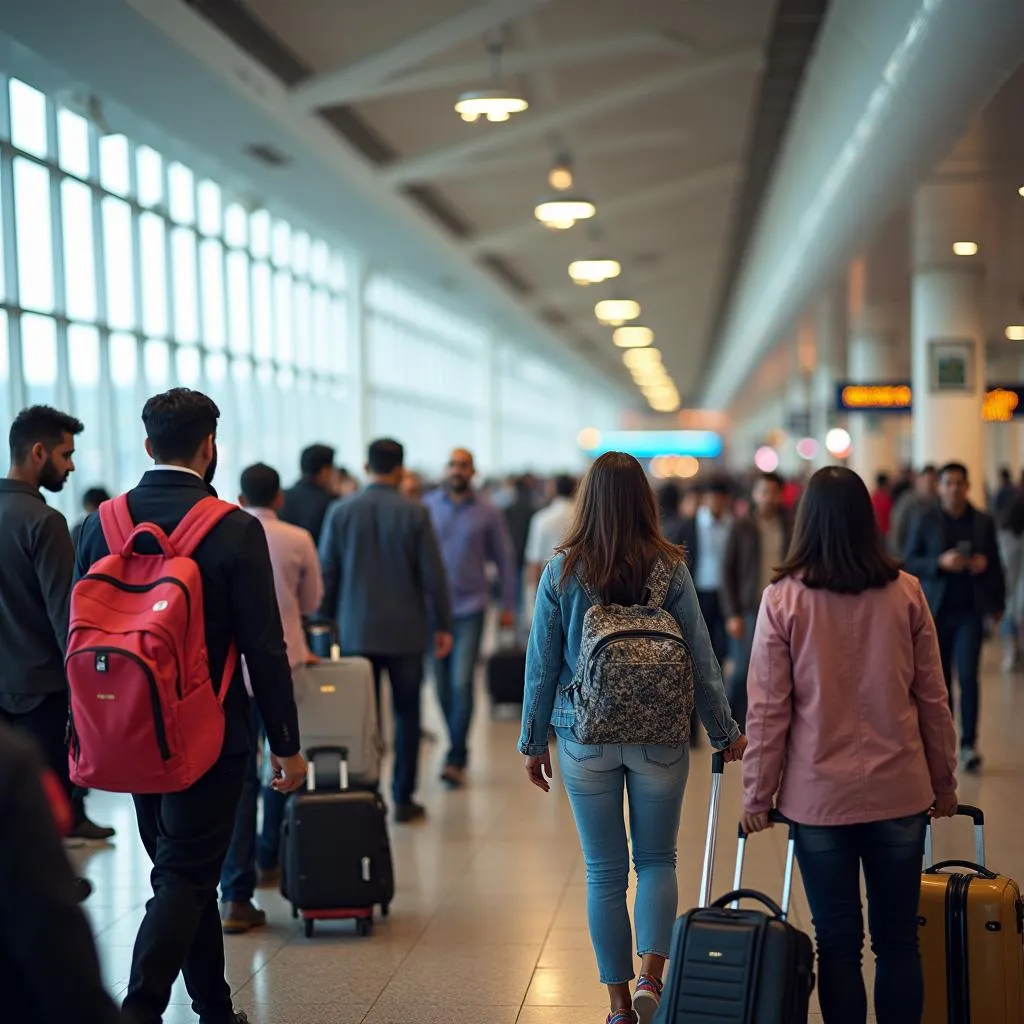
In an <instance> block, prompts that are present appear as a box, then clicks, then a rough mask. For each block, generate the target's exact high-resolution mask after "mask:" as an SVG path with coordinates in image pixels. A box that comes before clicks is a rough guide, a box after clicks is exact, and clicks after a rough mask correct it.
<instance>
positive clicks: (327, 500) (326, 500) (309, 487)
mask: <svg viewBox="0 0 1024 1024" xmlns="http://www.w3.org/2000/svg"><path fill="white" fill-rule="evenodd" d="M333 502H334V495H333V494H331V493H330V491H325V490H324V489H323V488H322V487H318V486H317V485H316V484H315V483H313V481H312V480H300V481H299V482H298V483H297V484H296V485H295V486H294V487H291V488H289V489H288V490H287V491H285V492H284V506H283V507H282V509H281V511H280V512H279V513H278V516H279V518H280V519H281V521H282V522H285V523H291V524H292V526H301V527H302V529H304V530H309V532H310V533H311V534H312V535H313V543H314V544H319V543H320V532H321V531H322V530H323V528H324V517H325V516H326V515H327V510H328V509H329V508H330V507H331V504H332V503H333Z"/></svg>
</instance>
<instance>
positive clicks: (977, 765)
mask: <svg viewBox="0 0 1024 1024" xmlns="http://www.w3.org/2000/svg"><path fill="white" fill-rule="evenodd" d="M982 763H983V759H982V756H981V754H979V753H978V752H977V750H975V749H974V747H961V748H960V770H961V771H962V772H966V773H967V774H968V775H977V774H978V772H980V771H981V766H982Z"/></svg>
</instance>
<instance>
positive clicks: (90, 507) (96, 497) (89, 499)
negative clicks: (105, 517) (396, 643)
mask: <svg viewBox="0 0 1024 1024" xmlns="http://www.w3.org/2000/svg"><path fill="white" fill-rule="evenodd" d="M105 501H110V493H109V492H108V491H107V490H106V489H105V488H103V487H90V488H89V489H88V490H87V491H86V492H85V494H83V495H82V511H83V512H84V513H85V515H84V516H83V517H82V518H81V519H79V520H78V522H77V523H75V525H74V526H72V527H71V543H72V544H73V545H74V546H75V550H76V551H77V550H78V542H79V540H80V539H81V537H82V527H83V526H84V525H85V520H86V519H88V518H89V516H91V515H92V514H93V512H96V511H97V510H98V509H99V507H100V505H102V504H103V502H105Z"/></svg>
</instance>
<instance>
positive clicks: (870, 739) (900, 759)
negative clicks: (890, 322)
mask: <svg viewBox="0 0 1024 1024" xmlns="http://www.w3.org/2000/svg"><path fill="white" fill-rule="evenodd" d="M747 692H748V698H749V712H748V714H747V733H748V738H749V742H750V746H749V749H748V751H747V755H746V758H745V760H744V764H743V784H744V812H745V813H744V816H743V827H744V828H745V829H746V831H748V832H758V831H761V830H762V829H764V828H766V827H767V825H768V812H769V811H770V810H771V809H772V807H773V804H774V805H775V806H777V808H778V810H779V811H781V812H782V814H784V815H785V816H786V817H787V818H788V819H789V820H791V821H793V822H796V823H797V825H798V827H797V829H796V854H797V860H798V862H799V865H800V873H801V875H802V876H803V881H804V889H805V891H806V893H807V899H808V902H809V903H810V907H811V915H812V917H813V919H814V930H815V936H816V939H817V947H818V963H819V982H818V984H819V998H820V1002H821V1010H822V1015H823V1017H824V1024H865V1021H866V1020H867V1013H868V1010H867V993H866V991H865V987H864V979H863V976H862V974H861V954H862V948H863V945H864V926H863V920H862V911H861V900H860V872H861V868H863V871H864V879H865V882H866V886H867V897H868V923H869V925H870V931H871V944H872V949H873V950H874V953H875V959H876V965H877V966H876V976H875V1013H876V1015H877V1020H878V1024H919V1022H920V1020H921V1013H922V1004H923V982H922V973H921V957H920V953H919V951H918V934H917V932H918V923H917V914H918V896H919V892H920V887H921V860H922V856H923V853H924V835H925V824H926V822H927V820H928V812H929V809H931V813H932V814H933V815H934V816H936V817H947V816H949V815H952V814H954V813H955V812H956V807H957V798H956V777H955V770H956V735H955V732H954V728H953V719H952V716H951V714H950V711H949V704H948V699H947V695H946V686H945V682H944V681H943V675H942V665H941V662H940V659H939V646H938V640H937V638H936V633H935V626H934V624H933V622H932V617H931V613H930V612H929V610H928V605H927V604H926V602H925V599H924V595H923V594H922V592H921V587H920V584H919V583H918V581H917V580H916V579H915V578H914V577H912V576H908V575H907V574H906V573H903V572H900V570H899V566H898V565H897V564H896V562H894V561H893V560H892V559H891V558H890V557H889V556H888V555H887V554H886V552H885V548H884V545H883V543H882V538H881V536H880V535H879V532H878V528H877V526H876V525H875V518H874V512H873V510H872V506H871V498H870V496H869V495H868V491H867V488H866V487H865V486H864V483H863V481H862V480H861V479H860V477H859V476H857V475H856V474H855V473H853V472H851V471H850V470H848V469H843V468H836V467H828V468H826V469H822V470H819V472H817V473H816V474H815V475H814V476H813V477H812V478H811V481H810V484H809V486H808V488H807V491H806V493H805V494H804V496H803V499H802V500H801V502H800V508H799V512H798V515H797V521H796V529H795V532H794V537H793V543H792V546H791V548H790V552H789V557H788V558H787V560H786V562H785V564H784V565H783V566H782V567H781V568H780V569H779V571H778V574H777V576H776V578H775V582H774V583H773V584H772V586H770V587H769V588H768V589H767V590H766V591H765V595H764V598H763V600H762V603H761V611H760V615H759V616H758V622H757V629H756V631H755V634H754V646H753V653H752V655H751V662H750V674H749V676H748V680H747Z"/></svg>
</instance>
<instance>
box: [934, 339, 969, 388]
mask: <svg viewBox="0 0 1024 1024" xmlns="http://www.w3.org/2000/svg"><path fill="white" fill-rule="evenodd" d="M974 366H975V360H974V339H973V338H939V339H937V340H935V341H932V342H929V344H928V368H929V372H928V377H929V383H930V390H931V391H933V392H935V391H973V390H974V388H975V382H974Z"/></svg>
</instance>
